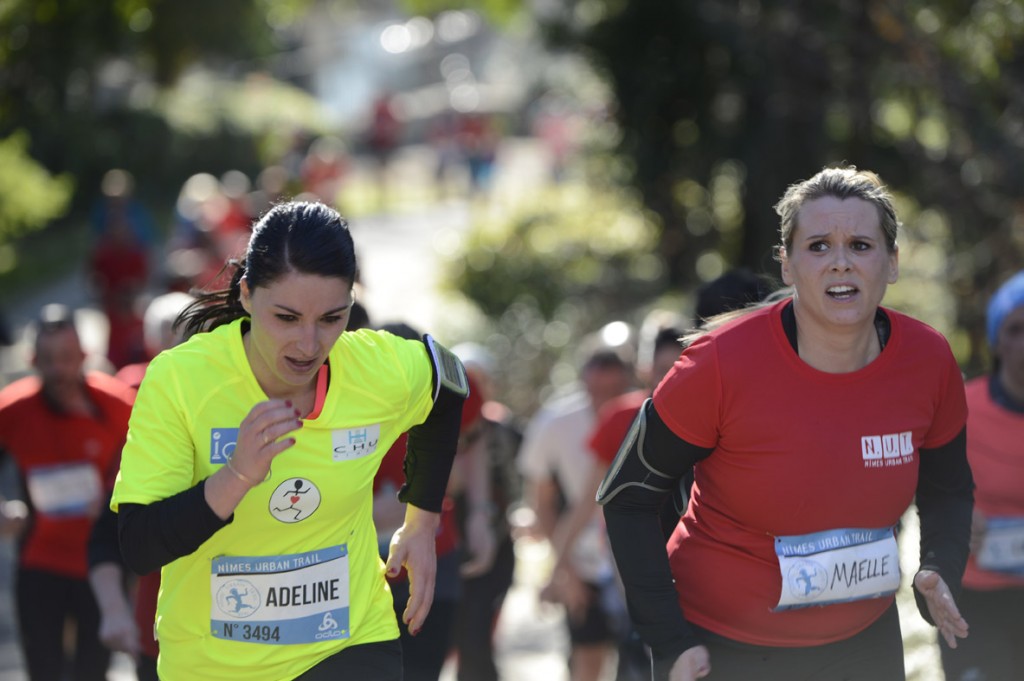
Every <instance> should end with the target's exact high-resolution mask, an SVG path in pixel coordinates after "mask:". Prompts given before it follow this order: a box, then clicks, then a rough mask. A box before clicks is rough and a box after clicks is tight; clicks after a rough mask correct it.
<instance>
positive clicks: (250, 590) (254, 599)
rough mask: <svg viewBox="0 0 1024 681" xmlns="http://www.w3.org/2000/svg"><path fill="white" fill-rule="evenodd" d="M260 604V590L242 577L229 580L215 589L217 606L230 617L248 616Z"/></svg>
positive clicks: (257, 608) (261, 601)
mask: <svg viewBox="0 0 1024 681" xmlns="http://www.w3.org/2000/svg"><path fill="white" fill-rule="evenodd" d="M262 604H263V600H262V599H261V598H260V592H259V591H258V590H257V589H256V587H255V586H253V584H252V582H249V581H247V580H244V579H232V580H229V581H227V582H226V583H225V584H224V585H223V586H222V587H221V588H219V589H218V590H217V607H218V608H220V611H221V612H223V613H225V614H227V615H230V616H231V617H248V616H250V615H252V614H253V613H254V612H256V611H257V610H259V609H260V606H261V605H262Z"/></svg>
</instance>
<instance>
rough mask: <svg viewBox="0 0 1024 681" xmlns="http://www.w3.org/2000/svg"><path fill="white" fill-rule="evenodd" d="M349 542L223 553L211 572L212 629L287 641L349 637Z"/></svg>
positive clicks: (252, 639) (227, 635)
mask: <svg viewBox="0 0 1024 681" xmlns="http://www.w3.org/2000/svg"><path fill="white" fill-rule="evenodd" d="M348 588H349V574H348V547H347V546H346V545H341V546H331V547H328V548H326V549H320V550H319V551H311V552H309V553H297V554H291V555H284V556H224V557H221V558H217V559H215V560H214V561H213V563H212V571H211V574H210V601H211V603H210V633H211V634H213V636H214V637H216V638H223V639H228V640H231V641H242V642H245V643H263V644H270V645H286V644H294V643H316V642H317V641H324V640H329V639H339V638H348V637H349V636H350V635H351V632H350V631H349V628H348V615H349V611H348V607H349V593H348Z"/></svg>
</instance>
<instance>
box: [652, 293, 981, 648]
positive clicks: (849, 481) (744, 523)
mask: <svg viewBox="0 0 1024 681" xmlns="http://www.w3.org/2000/svg"><path fill="white" fill-rule="evenodd" d="M788 304H790V301H788V300H786V301H782V302H780V303H778V304H777V305H773V306H771V307H768V308H765V309H763V310H760V311H758V312H754V313H751V314H748V315H746V316H744V317H742V318H740V319H739V320H736V321H734V322H732V323H730V324H727V325H725V326H723V327H721V328H720V329H717V330H715V331H713V332H711V333H709V334H708V335H706V336H704V337H702V338H700V339H699V340H697V341H696V342H694V343H693V344H692V345H691V346H690V347H689V348H687V349H686V350H685V351H684V352H683V354H682V356H681V357H680V359H679V360H678V361H677V362H676V364H675V366H674V367H673V369H672V370H671V371H670V372H669V374H668V376H667V377H666V378H665V379H664V380H663V381H662V383H661V384H660V385H659V386H658V389H657V390H656V391H655V395H654V406H655V408H656V409H657V411H658V414H659V415H660V416H661V418H662V419H663V420H664V422H665V423H666V424H667V425H668V426H669V428H671V429H672V431H673V432H674V433H675V434H676V435H678V436H679V437H680V438H682V439H683V440H686V441H687V442H690V443H692V444H694V445H697V446H699V447H710V448H713V449H714V451H713V452H712V454H711V455H710V456H709V457H708V458H707V459H705V460H703V461H701V462H700V463H698V464H697V466H696V468H695V479H696V480H695V484H694V487H693V496H692V499H691V502H690V505H689V508H688V510H687V512H686V515H684V516H683V518H682V520H681V521H680V524H679V526H678V527H677V528H676V531H675V533H674V535H673V536H672V537H671V539H670V540H669V542H668V551H669V557H670V562H671V566H672V573H673V575H674V576H675V579H676V586H677V590H678V591H679V601H680V604H681V605H682V607H683V612H684V614H685V615H686V618H687V620H689V621H690V622H692V623H694V624H696V625H698V626H701V627H704V628H706V629H708V630H710V631H713V632H715V633H718V634H720V635H722V636H726V637H728V638H731V639H734V640H738V641H742V642H746V643H751V644H756V645H765V646H811V645H819V644H824V643H829V642H832V641H838V640H842V639H845V638H848V637H850V636H852V635H854V634H856V633H858V632H859V631H861V630H863V629H864V628H866V627H867V626H869V625H870V624H871V623H872V622H874V621H875V620H876V619H877V618H878V617H879V616H880V615H881V614H882V613H883V612H884V611H885V609H886V608H888V607H889V605H890V604H891V603H892V600H893V597H892V596H888V597H881V598H873V599H868V600H859V601H853V602H848V603H837V604H833V605H826V606H823V607H810V608H802V609H793V610H784V611H781V612H773V608H775V606H776V605H777V604H778V602H779V597H780V593H781V587H782V585H781V577H780V567H779V562H778V558H777V556H776V555H775V550H774V545H773V542H774V538H775V537H776V536H785V535H804V534H809V533H812V532H818V531H825V530H832V529H838V528H884V527H888V526H891V525H894V524H895V523H896V522H897V521H898V520H899V518H900V516H901V515H902V514H903V512H904V511H905V510H906V509H907V507H908V506H909V504H910V503H911V501H912V500H913V497H914V492H915V488H916V485H917V474H918V464H919V459H918V457H919V450H920V449H921V448H934V447H938V446H940V445H944V444H946V443H947V442H949V441H950V440H951V439H953V437H954V436H956V435H957V434H958V433H959V432H960V430H961V429H962V428H963V427H964V422H965V420H966V417H967V412H966V405H965V399H964V388H963V381H962V378H961V374H960V371H959V369H958V367H957V364H956V361H955V359H954V358H953V355H952V353H951V352H950V349H949V345H948V343H947V342H946V340H945V339H944V338H943V337H942V336H941V335H940V334H939V333H938V332H937V331H935V330H934V329H931V328H930V327H928V326H926V325H925V324H922V323H921V322H918V321H916V320H914V319H912V318H910V317H907V316H905V315H902V314H899V313H897V312H894V311H891V310H886V312H887V314H888V316H889V319H890V320H891V323H892V333H891V335H890V338H889V342H888V343H887V345H886V347H885V349H884V350H883V351H882V353H881V354H880V355H879V356H878V357H877V358H876V359H875V360H874V361H873V362H871V364H869V365H868V366H866V367H864V368H863V369H860V370H859V371H855V372H851V373H845V374H828V373H824V372H821V371H818V370H816V369H814V368H812V367H811V366H809V365H808V364H806V363H805V362H803V361H802V360H801V359H800V358H799V357H798V356H797V354H796V353H795V352H794V351H793V348H792V346H791V345H790V343H789V341H788V340H787V338H786V335H785V332H784V330H783V325H782V320H781V311H782V309H783V308H784V306H786V305H788ZM894 441H895V442H897V443H898V445H902V446H897V447H896V452H897V454H899V453H900V451H901V450H905V451H908V452H909V454H906V455H903V456H895V457H893V456H891V446H890V447H886V446H885V444H884V443H890V445H891V443H892V442H894ZM883 449H885V450H886V451H885V455H884V456H883V451H882V450H883Z"/></svg>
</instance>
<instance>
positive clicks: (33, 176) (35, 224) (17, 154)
mask: <svg viewBox="0 0 1024 681" xmlns="http://www.w3.org/2000/svg"><path fill="white" fill-rule="evenodd" d="M27 149H28V134H27V133H25V132H16V133H14V134H12V135H11V136H10V137H7V138H6V139H0V246H2V245H4V244H7V243H8V242H10V241H11V240H13V239H15V238H17V237H19V236H22V235H24V234H26V233H28V232H31V231H34V230H37V229H39V228H41V227H43V226H45V225H46V224H47V223H48V222H49V221H51V220H53V219H54V218H56V217H59V216H60V215H62V214H63V213H64V211H65V209H66V207H67V205H68V201H69V199H70V198H71V191H72V188H73V186H74V183H73V181H72V179H71V178H70V177H68V176H67V175H59V176H56V177H54V176H53V175H51V174H50V173H48V172H46V170H45V169H44V168H42V167H41V166H40V165H39V164H38V163H36V162H35V161H33V160H32V158H31V157H29V156H28V154H27ZM3 269H4V267H3V265H2V264H0V272H2V271H3Z"/></svg>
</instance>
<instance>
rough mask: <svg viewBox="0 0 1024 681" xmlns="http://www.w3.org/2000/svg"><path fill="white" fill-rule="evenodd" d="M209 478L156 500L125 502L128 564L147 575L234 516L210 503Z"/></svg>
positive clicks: (122, 534)
mask: <svg viewBox="0 0 1024 681" xmlns="http://www.w3.org/2000/svg"><path fill="white" fill-rule="evenodd" d="M205 488H206V481H205V480H203V481H202V482H200V483H199V484H198V485H196V486H195V487H192V488H191V489H187V490H185V491H184V492H179V493H178V494H175V495H174V496H173V497H168V498H166V499H161V500H160V501H154V502H153V503H152V504H121V506H120V508H119V509H118V516H119V517H118V535H119V538H120V542H121V555H123V556H124V562H125V565H127V566H128V567H129V569H131V570H132V572H135V573H136V574H140V575H144V574H147V573H149V572H152V571H154V570H156V569H158V568H160V567H162V566H164V565H167V564H168V563H170V562H171V561H174V560H177V559H178V558H181V557H182V556H187V555H189V554H190V553H192V552H193V551H195V550H196V549H197V548H199V546H200V545H201V544H202V543H203V542H205V541H206V540H207V539H209V538H210V537H212V536H213V535H214V533H215V532H216V531H217V530H219V529H220V528H222V527H224V526H225V525H227V524H228V523H230V522H231V521H232V520H234V517H235V516H234V515H231V516H229V517H228V519H227V520H221V519H220V518H218V517H217V514H216V513H214V512H213V509H211V508H210V505H209V504H208V503H206V497H204V496H203V490H204V489H205Z"/></svg>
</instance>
